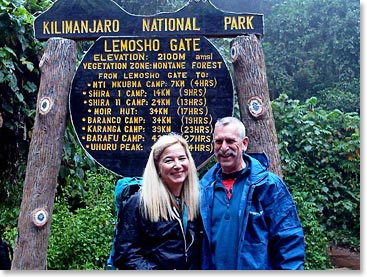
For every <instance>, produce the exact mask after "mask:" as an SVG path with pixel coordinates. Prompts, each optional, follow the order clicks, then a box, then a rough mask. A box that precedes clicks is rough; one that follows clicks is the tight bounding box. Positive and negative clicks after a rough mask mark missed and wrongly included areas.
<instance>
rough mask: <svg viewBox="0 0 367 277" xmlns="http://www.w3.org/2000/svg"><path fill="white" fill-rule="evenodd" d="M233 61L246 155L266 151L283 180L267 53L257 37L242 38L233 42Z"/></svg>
mask: <svg viewBox="0 0 367 277" xmlns="http://www.w3.org/2000/svg"><path fill="white" fill-rule="evenodd" d="M231 61H232V63H233V68H234V82H235V88H236V91H237V95H238V103H239V108H240V115H241V120H242V122H243V123H244V124H245V126H246V129H247V136H248V137H249V146H248V149H247V152H249V153H262V152H265V153H266V155H267V156H268V158H269V159H270V166H269V169H270V170H271V171H273V172H274V173H276V174H278V175H279V176H280V177H281V178H282V177H283V174H282V170H281V163H280V158H279V152H278V139H277V134H276V130H275V124H274V117H273V112H272V108H271V105H270V97H269V89H268V81H267V77H266V68H265V62H264V54H263V52H262V47H261V44H260V41H259V39H258V38H257V37H256V35H248V36H239V37H236V38H235V39H233V40H232V41H231Z"/></svg>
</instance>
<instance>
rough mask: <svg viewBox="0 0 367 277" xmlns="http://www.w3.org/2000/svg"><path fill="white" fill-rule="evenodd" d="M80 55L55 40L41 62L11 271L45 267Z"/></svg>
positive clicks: (67, 42) (68, 43) (72, 45)
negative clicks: (68, 115) (67, 116)
mask: <svg viewBox="0 0 367 277" xmlns="http://www.w3.org/2000/svg"><path fill="white" fill-rule="evenodd" d="M76 58H77V47H76V43H75V42H74V41H72V40H67V39H57V38H52V39H50V40H49V41H48V45H47V49H46V51H45V53H44V55H43V57H42V59H41V62H40V69H41V83H40V88H39V93H38V99H37V107H36V118H35V123H34V129H33V134H32V140H31V144H30V148H29V153H28V161H27V171H26V176H25V180H24V187H23V198H22V204H21V209H20V214H19V218H18V236H17V239H16V243H15V249H14V257H13V262H12V268H11V269H12V270H31V269H35V270H42V269H47V248H48V239H49V233H50V228H51V216H52V211H53V206H54V198H55V190H56V184H57V177H58V174H59V170H60V163H61V157H62V150H63V145H64V136H65V128H66V115H67V107H68V94H69V92H70V88H71V82H72V78H73V76H74V73H75V63H76Z"/></svg>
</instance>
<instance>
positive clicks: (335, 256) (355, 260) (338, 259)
mask: <svg viewBox="0 0 367 277" xmlns="http://www.w3.org/2000/svg"><path fill="white" fill-rule="evenodd" d="M328 252H329V253H330V254H331V263H332V265H333V266H334V267H335V269H351V270H360V253H359V252H355V251H351V250H349V249H346V248H342V247H338V246H334V245H332V246H331V247H330V249H328Z"/></svg>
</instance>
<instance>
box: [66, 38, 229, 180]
mask: <svg viewBox="0 0 367 277" xmlns="http://www.w3.org/2000/svg"><path fill="white" fill-rule="evenodd" d="M233 102H234V96H233V85H232V79H231V76H230V73H229V70H228V68H227V66H226V64H225V62H224V60H223V59H222V56H221V55H220V54H219V52H218V51H217V49H216V48H215V47H214V46H213V45H212V44H211V42H210V41H209V40H208V39H206V38H205V37H202V36H184V37H182V36H177V37H150V38H149V37H102V38H100V39H98V40H97V41H96V42H95V43H94V45H93V46H92V47H91V49H90V50H89V51H88V52H87V53H86V55H85V57H84V59H83V60H82V62H81V63H80V65H79V67H78V69H77V72H76V74H75V77H74V81H73V85H72V91H71V94H70V114H71V118H72V122H73V126H74V128H75V131H76V133H77V135H78V138H79V141H80V143H81V145H82V146H83V147H84V149H85V150H86V151H87V152H88V153H89V154H90V155H91V156H92V157H93V158H94V159H95V160H96V161H97V162H98V163H100V164H101V165H102V166H104V167H105V168H107V169H109V170H111V171H113V172H115V173H117V174H119V175H122V176H140V175H142V173H143V169H144V166H145V164H146V161H147V159H148V156H149V152H150V147H151V146H152V145H153V143H154V142H155V141H156V140H157V139H158V138H159V136H161V135H162V134H167V133H170V132H175V133H179V134H182V135H183V136H184V138H185V139H186V140H187V141H188V143H189V146H190V150H191V152H192V155H193V157H194V160H195V162H196V165H197V166H198V167H200V165H201V164H202V163H204V162H205V161H206V160H208V159H209V158H210V157H211V156H212V155H213V144H212V133H213V128H214V123H215V121H216V120H217V119H218V118H221V117H224V116H230V115H232V113H233Z"/></svg>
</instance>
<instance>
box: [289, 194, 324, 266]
mask: <svg viewBox="0 0 367 277" xmlns="http://www.w3.org/2000/svg"><path fill="white" fill-rule="evenodd" d="M310 194H311V193H310V192H308V191H293V192H292V196H293V199H294V201H295V202H296V206H297V212H298V215H299V218H300V221H301V223H302V227H303V231H304V233H305V242H306V260H305V269H306V270H323V269H328V268H330V267H331V264H330V257H329V255H328V254H327V253H326V249H327V247H328V245H329V243H328V238H327V236H326V233H325V231H326V230H325V227H324V226H323V225H321V224H320V221H321V219H322V216H323V215H322V213H321V211H320V210H319V209H318V208H317V206H316V204H315V203H314V202H310V200H309V199H310Z"/></svg>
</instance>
